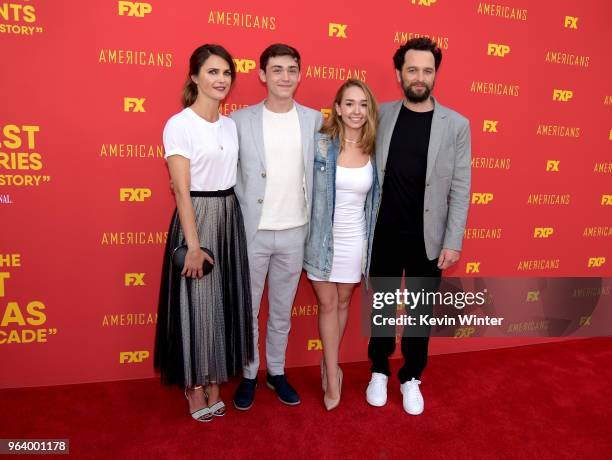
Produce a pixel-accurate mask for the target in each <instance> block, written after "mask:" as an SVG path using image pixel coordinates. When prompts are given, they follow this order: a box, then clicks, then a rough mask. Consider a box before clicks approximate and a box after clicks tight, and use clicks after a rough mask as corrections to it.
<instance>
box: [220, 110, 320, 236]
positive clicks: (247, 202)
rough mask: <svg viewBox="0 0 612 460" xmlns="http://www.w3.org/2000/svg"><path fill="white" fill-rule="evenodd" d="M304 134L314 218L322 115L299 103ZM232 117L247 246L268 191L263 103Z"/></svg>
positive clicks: (307, 183)
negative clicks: (315, 163) (317, 135)
mask: <svg viewBox="0 0 612 460" xmlns="http://www.w3.org/2000/svg"><path fill="white" fill-rule="evenodd" d="M295 107H296V110H297V113H298V120H299V122H300V131H301V135H302V153H303V155H304V178H305V180H304V182H305V186H306V190H305V192H306V205H307V206H308V208H307V215H308V216H309V217H310V206H311V202H312V171H313V157H314V135H315V133H316V132H317V131H318V130H319V129H320V127H321V121H322V116H321V112H318V111H316V110H313V109H309V108H308V107H304V106H303V105H300V104H298V103H297V102H295ZM230 117H231V118H232V119H233V120H234V121H235V122H236V127H237V128H238V142H239V145H240V149H239V152H238V173H237V175H236V187H235V191H236V196H237V198H238V202H239V203H240V209H241V210H242V215H243V218H244V229H245V232H246V238H247V244H249V243H250V242H251V241H253V238H254V237H255V233H257V227H258V226H259V221H260V219H261V210H262V207H263V199H264V194H265V190H266V154H265V146H264V139H263V102H260V103H259V104H256V105H252V106H249V107H246V108H244V109H241V110H238V111H236V112H233V113H232V114H231V115H230Z"/></svg>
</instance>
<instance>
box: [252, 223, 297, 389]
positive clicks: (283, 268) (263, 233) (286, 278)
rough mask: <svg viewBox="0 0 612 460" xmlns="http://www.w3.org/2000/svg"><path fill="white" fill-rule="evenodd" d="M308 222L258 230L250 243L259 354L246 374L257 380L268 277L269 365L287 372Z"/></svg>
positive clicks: (278, 371) (274, 370)
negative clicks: (290, 337) (286, 353)
mask: <svg viewBox="0 0 612 460" xmlns="http://www.w3.org/2000/svg"><path fill="white" fill-rule="evenodd" d="M307 231H308V225H303V226H301V227H296V228H290V229H287V230H258V231H257V233H256V234H255V237H254V238H253V241H251V242H250V243H249V244H248V245H247V249H248V253H249V268H250V272H251V292H252V296H253V302H252V303H253V340H254V342H255V343H254V345H255V346H254V349H255V357H254V360H253V361H251V362H250V363H249V364H248V365H247V366H245V367H244V370H243V375H244V377H246V378H248V379H254V378H255V377H256V376H257V371H258V369H259V346H258V345H259V320H258V318H259V306H260V303H261V296H262V293H263V290H264V285H265V282H266V276H267V277H268V304H269V310H268V324H267V331H266V364H267V368H268V372H269V373H270V374H271V375H280V374H284V373H285V351H286V350H287V339H288V337H289V330H290V329H291V310H292V308H293V300H294V299H295V292H296V290H297V285H298V282H299V280H300V275H301V274H302V263H303V259H304V242H305V239H306V232H307Z"/></svg>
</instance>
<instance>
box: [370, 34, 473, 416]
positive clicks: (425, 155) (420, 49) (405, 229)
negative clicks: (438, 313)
mask: <svg viewBox="0 0 612 460" xmlns="http://www.w3.org/2000/svg"><path fill="white" fill-rule="evenodd" d="M441 60H442V51H441V50H440V48H438V47H437V46H436V44H435V42H433V41H432V40H430V39H428V38H423V37H422V38H416V39H413V40H410V41H408V42H407V43H406V44H404V45H403V46H401V47H400V48H399V49H398V50H397V52H396V53H395V55H394V57H393V61H394V64H395V68H396V74H397V79H398V81H399V83H400V84H401V86H402V89H403V92H404V98H403V99H402V100H399V101H396V102H390V103H387V104H384V105H382V106H381V108H380V124H379V127H378V136H377V142H376V166H377V169H378V171H377V172H378V183H379V184H380V193H379V197H378V198H377V199H375V204H374V208H373V213H374V214H373V219H372V222H373V223H372V225H373V226H375V227H374V231H373V232H372V231H370V232H369V233H370V241H369V249H370V250H371V257H369V258H368V261H369V262H368V264H369V266H368V269H369V276H370V280H371V282H372V286H373V288H374V290H375V291H395V290H396V289H399V288H400V283H401V280H402V275H404V276H405V283H406V288H407V289H409V290H414V291H416V292H419V291H420V290H421V289H425V290H426V291H431V290H435V289H437V288H438V286H439V279H440V277H441V273H442V270H444V269H446V268H448V267H450V266H451V265H453V264H454V263H456V262H457V261H458V260H459V256H460V253H461V243H462V240H463V231H464V229H465V222H466V219H467V212H468V206H469V195H470V171H471V164H470V126H469V122H468V120H467V119H466V118H464V117H463V116H461V115H460V114H458V113H457V112H455V111H453V110H451V109H449V108H447V107H444V106H443V105H442V104H440V103H439V102H438V101H437V100H436V99H434V98H433V97H432V96H431V91H432V89H433V87H434V83H435V78H436V71H437V70H438V68H439V66H440V62H441ZM395 310H396V307H394V308H390V309H389V310H388V311H387V314H390V315H393V316H395ZM407 310H409V309H407ZM414 311H415V312H416V315H417V317H418V315H419V314H431V313H432V307H431V305H429V306H427V305H419V306H418V307H417V309H416V310H414ZM417 317H415V318H417ZM417 324H418V319H417ZM428 345H429V328H425V331H423V329H418V328H416V329H411V328H406V327H405V328H404V334H403V337H402V341H401V350H402V355H403V358H404V365H403V367H402V368H401V369H400V371H399V379H400V383H401V386H400V389H401V392H402V394H403V406H404V410H405V411H406V412H408V413H409V414H412V415H418V414H420V413H422V412H423V409H424V401H423V396H422V395H421V392H420V390H419V385H420V383H421V381H420V377H421V373H422V372H423V370H424V369H425V365H426V363H427V350H428ZM394 350H395V329H394V327H391V328H389V327H382V328H378V327H376V326H375V325H374V324H373V327H372V336H371V338H370V343H369V345H368V357H369V358H370V360H371V361H372V378H371V380H370V383H369V385H368V389H367V391H366V398H367V401H368V403H370V404H371V405H373V406H383V405H384V404H385V403H386V401H387V380H388V376H389V375H390V369H389V356H390V355H391V354H392V353H393V351H394Z"/></svg>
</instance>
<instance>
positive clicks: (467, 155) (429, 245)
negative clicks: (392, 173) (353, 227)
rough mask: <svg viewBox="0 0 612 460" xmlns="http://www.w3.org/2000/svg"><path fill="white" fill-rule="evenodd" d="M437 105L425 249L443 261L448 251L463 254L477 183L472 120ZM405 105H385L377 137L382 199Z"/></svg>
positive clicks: (425, 216) (427, 190) (431, 143)
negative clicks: (473, 181) (473, 177)
mask: <svg viewBox="0 0 612 460" xmlns="http://www.w3.org/2000/svg"><path fill="white" fill-rule="evenodd" d="M432 99H433V98H432ZM433 101H434V113H433V120H432V122H431V134H430V137H429V150H428V151H427V173H426V178H425V179H426V180H425V184H426V186H425V203H424V206H423V208H424V209H423V222H424V224H423V227H424V229H423V230H424V237H425V249H426V251H427V257H428V258H429V259H430V260H433V259H435V258H437V257H438V256H439V255H440V251H441V249H442V248H447V249H455V250H457V251H460V250H461V244H462V241H463V231H464V230H465V222H466V220H467V212H468V207H469V203H470V180H471V139H470V124H469V121H468V119H467V118H465V117H463V116H462V115H460V114H459V113H457V112H455V111H453V110H451V109H449V108H448V107H444V106H443V105H442V104H440V103H439V102H438V101H436V100H435V99H433ZM401 107H402V101H401V100H400V101H394V102H388V103H386V104H383V105H381V106H380V123H379V125H378V136H377V138H376V169H377V171H378V183H379V184H380V190H381V193H380V198H381V199H382V195H383V192H382V190H383V183H384V179H385V166H386V164H387V157H388V155H389V145H390V144H391V136H392V135H393V129H394V128H395V122H396V121H397V117H398V115H399V112H400V109H401ZM380 201H381V200H380V199H379V200H377V202H376V203H375V207H374V212H375V214H374V215H375V216H376V217H378V211H379V209H380ZM373 233H374V232H371V234H373Z"/></svg>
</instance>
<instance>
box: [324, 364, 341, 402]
mask: <svg viewBox="0 0 612 460" xmlns="http://www.w3.org/2000/svg"><path fill="white" fill-rule="evenodd" d="M341 395H342V369H340V368H338V398H336V399H332V398H328V397H327V395H323V404H324V405H325V409H327V410H328V411H330V410H333V409H335V408H336V407H338V405H339V404H340V396H341Z"/></svg>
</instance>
